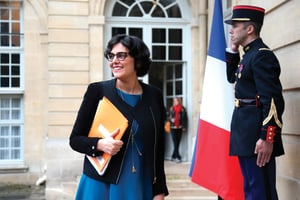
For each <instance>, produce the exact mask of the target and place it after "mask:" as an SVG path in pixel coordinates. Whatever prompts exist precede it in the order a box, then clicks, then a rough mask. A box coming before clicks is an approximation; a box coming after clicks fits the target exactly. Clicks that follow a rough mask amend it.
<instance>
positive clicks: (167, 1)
mask: <svg viewBox="0 0 300 200" xmlns="http://www.w3.org/2000/svg"><path fill="white" fill-rule="evenodd" d="M174 2H175V0H159V3H161V4H162V5H163V6H164V7H166V6H168V5H170V4H171V3H174Z"/></svg>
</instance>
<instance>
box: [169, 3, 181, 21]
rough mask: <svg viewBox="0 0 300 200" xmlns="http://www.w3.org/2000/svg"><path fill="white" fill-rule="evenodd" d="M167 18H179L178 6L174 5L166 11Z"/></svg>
mask: <svg viewBox="0 0 300 200" xmlns="http://www.w3.org/2000/svg"><path fill="white" fill-rule="evenodd" d="M167 13H168V17H171V18H181V12H180V9H179V7H178V5H174V6H172V7H171V8H168V9H167Z"/></svg>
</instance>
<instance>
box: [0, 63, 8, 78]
mask: <svg viewBox="0 0 300 200" xmlns="http://www.w3.org/2000/svg"><path fill="white" fill-rule="evenodd" d="M8 75H9V66H7V65H4V66H1V70H0V76H8Z"/></svg>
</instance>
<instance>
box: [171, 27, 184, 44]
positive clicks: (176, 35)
mask: <svg viewBox="0 0 300 200" xmlns="http://www.w3.org/2000/svg"><path fill="white" fill-rule="evenodd" d="M169 43H176V44H181V43H182V30H181V29H169Z"/></svg>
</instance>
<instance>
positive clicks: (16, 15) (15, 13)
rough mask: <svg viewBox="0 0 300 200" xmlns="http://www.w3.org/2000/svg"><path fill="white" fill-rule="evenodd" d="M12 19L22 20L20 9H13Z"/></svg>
mask: <svg viewBox="0 0 300 200" xmlns="http://www.w3.org/2000/svg"><path fill="white" fill-rule="evenodd" d="M12 20H20V10H17V9H13V10H12Z"/></svg>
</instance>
